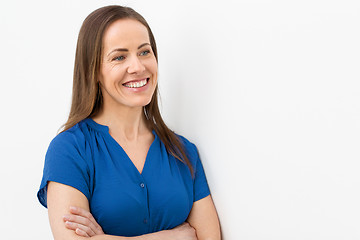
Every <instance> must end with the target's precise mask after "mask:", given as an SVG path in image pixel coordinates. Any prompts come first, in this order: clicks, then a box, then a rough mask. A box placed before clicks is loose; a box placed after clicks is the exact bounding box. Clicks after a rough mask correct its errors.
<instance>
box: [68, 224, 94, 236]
mask: <svg viewBox="0 0 360 240" xmlns="http://www.w3.org/2000/svg"><path fill="white" fill-rule="evenodd" d="M65 227H66V228H68V229H70V230H74V231H75V232H76V230H77V229H80V230H81V231H83V232H85V233H86V235H87V236H89V237H92V236H95V235H96V234H95V233H94V231H93V230H92V229H91V228H89V227H88V226H84V225H81V224H78V223H75V222H70V221H66V222H65ZM81 231H80V232H81Z"/></svg>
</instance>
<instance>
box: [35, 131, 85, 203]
mask: <svg viewBox="0 0 360 240" xmlns="http://www.w3.org/2000/svg"><path fill="white" fill-rule="evenodd" d="M82 149H84V148H83V146H82V145H81V144H79V139H78V138H77V137H75V135H74V134H73V133H72V132H63V133H60V134H59V135H57V136H56V137H55V138H54V139H53V140H52V141H51V143H50V145H49V148H48V150H47V153H46V156H45V165H44V171H43V177H42V181H41V185H40V189H39V191H38V193H37V197H38V199H39V201H40V203H41V204H42V205H43V206H44V207H47V183H48V182H49V181H54V182H58V183H62V184H65V185H68V186H71V187H74V188H76V189H78V190H79V191H80V192H82V193H83V194H84V195H85V196H86V197H87V198H88V199H89V198H90V187H89V186H90V174H89V167H88V164H87V163H86V161H85V159H84V151H83V150H82Z"/></svg>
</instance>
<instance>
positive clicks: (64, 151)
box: [37, 118, 210, 237]
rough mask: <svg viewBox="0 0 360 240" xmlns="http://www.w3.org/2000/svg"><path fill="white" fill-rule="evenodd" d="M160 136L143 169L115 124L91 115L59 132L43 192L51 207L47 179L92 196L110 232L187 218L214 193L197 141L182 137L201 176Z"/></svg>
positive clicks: (167, 225)
mask: <svg viewBox="0 0 360 240" xmlns="http://www.w3.org/2000/svg"><path fill="white" fill-rule="evenodd" d="M153 134H154V136H155V139H154V141H153V142H152V144H151V146H150V148H149V151H148V153H147V156H146V160H145V165H144V167H143V170H142V173H141V174H140V173H139V171H138V169H137V168H136V167H135V165H134V164H133V162H132V161H131V160H130V158H129V157H128V156H127V154H126V153H125V151H124V150H123V149H122V147H121V146H120V145H119V144H118V143H117V142H116V141H115V140H114V139H113V138H112V136H111V135H110V134H109V128H108V127H107V126H104V125H100V124H98V123H96V122H95V121H93V120H92V119H91V118H88V119H85V120H83V121H81V122H79V123H78V124H76V125H75V126H74V127H72V128H71V129H69V130H67V131H65V132H63V133H60V134H59V135H57V136H56V137H55V138H54V139H53V140H52V142H51V143H50V146H49V148H48V151H47V153H46V157H45V166H44V172H43V178H42V182H41V186H40V190H39V191H38V194H37V196H38V199H39V201H40V203H41V204H42V205H43V206H45V207H47V202H46V200H47V199H46V195H47V182H48V181H54V182H59V183H62V184H66V185H69V186H72V187H74V188H76V189H78V190H79V191H81V192H82V193H83V194H84V195H85V196H86V197H87V199H88V201H89V204H90V211H91V213H92V214H93V216H94V218H95V219H96V221H97V222H98V223H99V224H100V225H101V227H102V228H103V231H104V232H105V233H106V234H110V235H117V236H126V237H131V236H138V235H142V234H147V233H152V232H157V231H161V230H166V229H171V228H174V227H176V226H178V225H179V224H181V223H183V222H184V221H185V220H186V219H187V217H188V215H189V213H190V210H191V208H192V205H193V203H194V202H195V201H197V200H200V199H202V198H204V197H206V196H208V195H209V194H210V190H209V187H208V184H207V181H206V177H205V173H204V170H203V166H202V164H201V161H200V158H199V155H198V151H197V149H196V146H195V145H194V144H192V143H191V142H189V141H188V140H187V139H185V138H184V137H182V136H179V137H180V139H181V140H182V141H183V144H184V146H185V149H186V152H187V154H188V157H189V160H190V162H191V163H192V166H193V168H194V172H195V175H194V177H192V176H191V173H190V170H189V168H188V166H187V165H186V164H184V163H183V162H181V161H179V160H177V159H176V158H174V157H173V156H172V155H171V154H169V153H168V152H167V151H166V148H165V146H164V144H163V143H162V142H161V140H160V139H159V137H158V136H157V135H156V133H155V131H153Z"/></svg>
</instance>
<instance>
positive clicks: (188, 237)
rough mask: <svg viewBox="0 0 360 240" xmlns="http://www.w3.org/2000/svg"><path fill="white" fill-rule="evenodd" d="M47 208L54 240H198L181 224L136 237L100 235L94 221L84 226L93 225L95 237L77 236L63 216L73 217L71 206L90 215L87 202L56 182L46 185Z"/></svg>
mask: <svg viewBox="0 0 360 240" xmlns="http://www.w3.org/2000/svg"><path fill="white" fill-rule="evenodd" d="M47 206H48V213H49V221H50V226H51V230H52V233H53V236H54V240H89V239H92V240H127V239H134V240H198V239H197V238H196V233H195V230H194V228H192V227H191V226H190V225H189V224H182V225H180V226H178V227H176V228H174V229H171V230H165V231H160V232H156V233H151V234H146V235H141V236H137V237H120V236H111V235H105V234H102V230H101V227H100V226H96V224H97V223H96V222H95V220H94V222H95V223H94V222H92V223H90V222H86V223H84V224H85V225H91V224H94V226H93V227H92V229H94V231H97V232H95V234H96V235H93V236H91V237H90V238H89V237H83V236H79V235H81V232H79V230H77V231H78V232H77V233H76V232H75V231H74V230H71V229H70V228H67V227H66V225H65V224H66V223H65V224H64V215H70V216H71V215H74V214H73V213H72V212H70V207H71V206H76V207H78V208H81V209H84V210H85V211H87V212H89V213H90V208H89V202H88V200H87V198H86V196H85V195H84V194H83V193H81V192H80V191H79V190H77V189H75V188H73V187H70V186H67V185H64V184H61V183H57V182H49V183H48V190H47ZM89 217H90V216H89ZM91 217H92V216H91ZM76 229H77V228H75V230H76ZM100 231H101V232H100ZM79 233H80V234H79Z"/></svg>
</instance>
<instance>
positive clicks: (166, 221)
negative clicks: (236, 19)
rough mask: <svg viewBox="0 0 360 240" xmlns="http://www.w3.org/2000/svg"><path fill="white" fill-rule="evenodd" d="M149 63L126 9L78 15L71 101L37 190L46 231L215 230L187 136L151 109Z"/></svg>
mask: <svg viewBox="0 0 360 240" xmlns="http://www.w3.org/2000/svg"><path fill="white" fill-rule="evenodd" d="M157 71H158V65H157V50H156V44H155V39H154V36H153V34H152V32H151V29H150V27H149V26H148V24H147V23H146V21H145V20H144V18H143V17H142V16H141V15H139V14H138V13H137V12H135V11H134V10H133V9H131V8H127V7H121V6H108V7H103V8H100V9H98V10H96V11H94V12H93V13H91V14H90V15H89V16H88V17H87V18H86V19H85V21H84V23H83V25H82V27H81V30H80V34H79V38H78V44H77V50H76V59H75V68H74V85H73V98H72V105H71V111H70V114H69V118H68V121H67V122H66V123H65V125H64V129H63V131H62V132H61V133H60V134H58V135H57V136H56V137H55V138H54V139H53V141H52V142H51V143H50V146H49V148H48V151H47V154H46V159H45V166H44V173H43V179H42V182H41V186H40V190H39V191H38V198H39V201H40V202H41V204H43V205H44V206H45V207H47V208H48V211H49V219H50V224H51V229H52V232H53V235H54V238H55V239H56V240H59V239H60V240H61V239H66V240H69V239H70V240H71V239H83V238H88V237H90V238H92V239H103V240H107V239H128V238H132V237H134V238H135V239H144V240H146V239H149V240H150V239H158V240H167V239H169V240H170V239H171V240H174V239H175V240H176V239H182V240H196V239H198V240H202V239H208V240H211V239H214V240H215V239H216V240H218V239H220V227H219V220H218V217H217V213H216V210H215V206H214V204H213V201H212V198H211V195H210V190H209V187H208V184H207V181H206V177H205V173H204V169H203V167H202V163H201V161H200V158H199V155H198V152H197V149H196V146H195V145H194V144H192V143H191V142H189V141H188V140H187V139H186V138H184V137H183V136H180V135H178V134H175V133H174V132H173V131H171V130H170V129H168V128H167V126H166V125H165V123H164V121H163V120H162V118H161V115H160V112H159V107H158V103H157V94H158V90H157V89H158V81H157Z"/></svg>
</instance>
